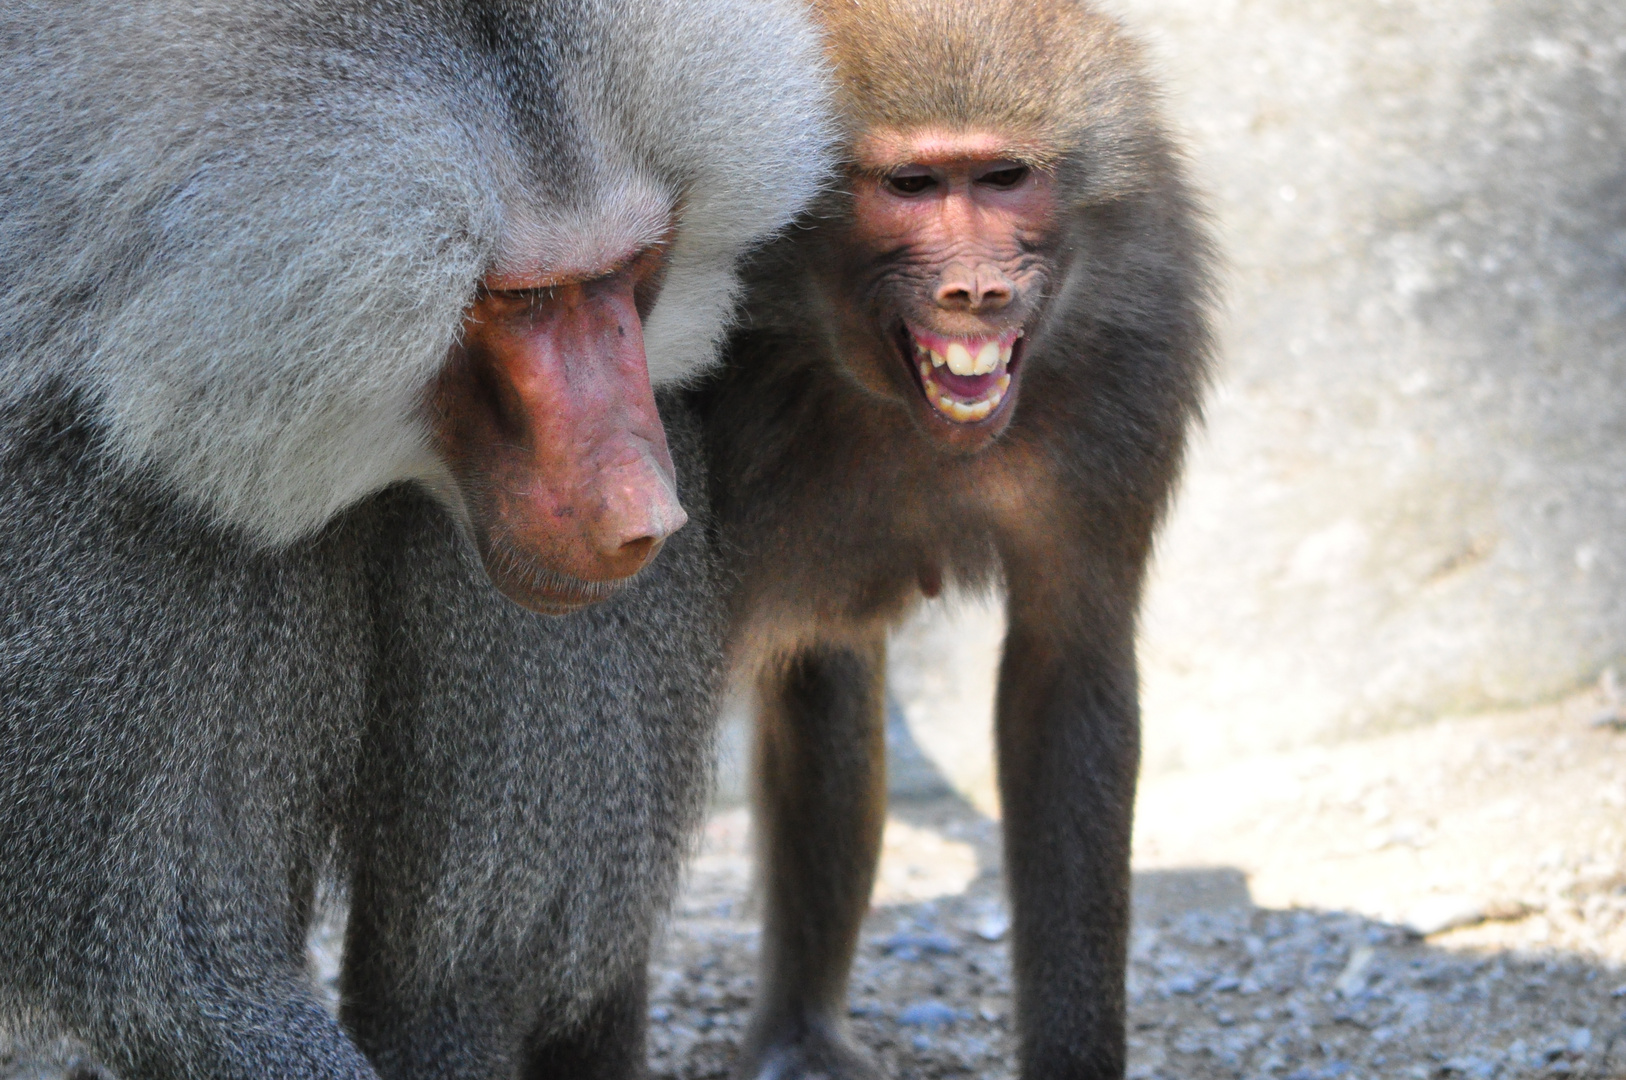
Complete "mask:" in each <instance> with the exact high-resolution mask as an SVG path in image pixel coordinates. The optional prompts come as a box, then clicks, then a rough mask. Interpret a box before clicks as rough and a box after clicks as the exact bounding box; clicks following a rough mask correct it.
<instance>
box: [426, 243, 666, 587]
mask: <svg viewBox="0 0 1626 1080" xmlns="http://www.w3.org/2000/svg"><path fill="white" fill-rule="evenodd" d="M662 252H663V248H662V247H659V246H657V247H652V248H648V249H645V250H642V251H637V252H631V253H628V255H627V256H626V257H625V258H624V259H622V260H620V261H618V262H616V263H613V264H611V265H608V266H605V267H602V268H599V270H598V272H596V273H589V274H586V275H581V274H577V275H572V276H571V277H569V278H559V279H549V278H544V277H524V278H514V277H504V276H501V275H495V274H494V275H492V276H490V277H488V278H487V279H486V281H485V282H484V284H483V286H482V288H481V290H480V293H479V295H478V297H477V298H476V300H475V302H474V303H473V304H472V305H471V307H470V308H469V311H468V312H467V314H466V317H465V320H464V326H463V331H464V333H463V340H462V342H461V343H460V344H459V345H458V346H457V347H456V348H454V349H453V351H452V355H451V356H450V357H449V358H448V360H447V364H446V367H445V369H444V370H443V371H442V373H441V375H440V378H439V379H438V381H437V382H436V383H435V385H434V387H433V390H432V394H431V398H430V402H429V410H430V416H431V423H432V429H433V432H434V441H435V446H436V449H437V450H438V451H439V452H440V454H441V456H442V457H443V458H444V460H445V461H446V462H447V463H448V465H449V466H450V467H451V470H452V473H453V475H454V476H455V477H456V479H457V482H458V488H459V492H460V494H461V495H462V498H463V503H464V507H465V509H466V510H467V513H468V517H469V521H470V523H471V524H472V525H473V529H474V534H475V539H476V542H477V543H478V545H479V548H480V555H481V558H482V559H483V560H484V562H485V567H486V572H487V573H488V574H490V575H491V580H492V582H493V583H494V584H496V586H497V587H498V588H499V589H501V590H502V591H503V592H504V593H505V594H507V595H508V596H509V597H510V598H511V599H513V600H515V601H517V602H518V603H520V604H523V605H524V606H526V607H529V608H531V609H533V610H535V611H541V612H545V613H549V614H562V613H565V612H568V611H572V610H575V609H576V608H579V607H582V606H584V605H586V604H590V603H593V602H594V601H597V600H600V599H603V598H604V597H606V596H608V595H610V594H611V593H613V592H614V591H615V590H616V589H617V588H618V587H619V585H620V584H621V583H624V582H625V580H626V579H627V578H629V577H631V576H632V575H633V574H635V573H637V572H638V571H639V570H641V569H642V568H643V567H644V566H645V565H647V564H648V563H649V561H650V560H651V559H653V558H654V557H655V553H656V552H657V551H659V550H660V547H661V544H662V542H663V541H664V540H665V539H666V537H668V536H670V535H671V534H672V533H674V532H676V531H677V530H678V529H679V528H681V527H682V525H683V524H684V522H685V521H686V520H687V517H686V516H685V514H684V513H683V509H682V507H681V506H679V505H678V501H677V485H676V481H675V478H674V476H673V468H672V457H671V454H670V453H669V451H668V450H667V446H666V433H665V430H664V429H663V428H662V427H661V419H660V414H659V413H658V412H657V411H656V409H655V396H654V391H653V390H652V388H651V387H650V383H649V370H648V366H647V364H646V362H645V358H644V342H643V324H642V317H643V316H644V315H645V314H647V312H648V309H649V307H650V306H651V305H652V304H653V301H654V294H655V291H656V289H657V288H658V286H659V283H660V277H661V274H662V270H663V266H664V263H663V254H662Z"/></svg>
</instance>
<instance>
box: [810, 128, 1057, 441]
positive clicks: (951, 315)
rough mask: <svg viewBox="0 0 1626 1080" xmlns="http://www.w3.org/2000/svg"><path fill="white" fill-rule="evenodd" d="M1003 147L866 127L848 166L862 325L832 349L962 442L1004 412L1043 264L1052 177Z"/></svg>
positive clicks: (992, 430)
mask: <svg viewBox="0 0 1626 1080" xmlns="http://www.w3.org/2000/svg"><path fill="white" fill-rule="evenodd" d="M1005 145H1006V143H1005V142H1004V141H1003V140H1002V139H1000V138H999V137H998V136H997V135H994V134H987V133H969V134H967V133H960V134H941V133H932V132H926V133H913V134H901V135H900V134H892V135H875V134H872V135H871V136H870V137H868V138H867V139H865V140H863V141H862V142H861V143H860V144H859V147H858V154H857V156H858V162H857V168H856V169H855V170H854V171H853V175H852V177H851V183H852V194H853V205H852V218H851V222H850V225H849V231H848V233H847V235H846V237H844V239H845V241H846V247H847V248H848V250H849V252H850V258H851V262H850V263H849V264H848V265H847V266H845V267H844V268H843V271H842V272H843V275H844V277H845V278H846V280H847V281H849V282H851V283H852V285H853V287H855V288H856V289H857V290H858V292H859V295H858V296H857V297H853V298H852V299H853V300H855V301H856V310H859V311H863V312H865V313H866V317H867V321H868V324H869V325H867V326H866V327H864V328H862V330H861V332H860V336H861V337H862V339H863V340H862V341H846V342H843V345H844V348H843V353H844V355H846V356H847V357H848V358H849V363H851V364H853V365H854V368H855V372H854V373H855V374H857V375H858V376H859V378H860V379H861V380H862V381H864V382H865V384H866V385H869V386H870V387H871V388H872V389H877V390H880V391H881V392H884V393H888V394H889V395H891V396H895V397H900V398H902V399H904V400H905V401H906V402H907V407H908V408H910V409H911V410H912V412H913V413H914V415H915V417H916V419H917V421H918V423H919V424H920V426H921V427H922V428H923V430H925V431H926V432H928V433H929V434H930V435H931V436H932V437H933V438H935V439H937V440H939V441H941V442H942V443H944V444H945V445H947V446H949V447H952V448H954V449H957V450H961V451H974V450H977V449H980V448H981V447H983V446H985V445H987V443H988V442H989V441H990V440H991V439H993V438H994V437H995V436H997V435H998V434H999V433H1000V432H1001V431H1003V430H1004V428H1005V427H1006V425H1007V424H1009V423H1010V418H1011V415H1012V411H1013V409H1014V407H1015V403H1016V398H1017V395H1018V391H1019V388H1020V382H1021V369H1022V353H1023V348H1024V344H1025V342H1024V335H1025V334H1026V332H1027V330H1028V329H1029V327H1030V326H1031V325H1032V323H1033V321H1034V319H1035V317H1036V316H1037V314H1038V312H1039V310H1040V306H1041V303H1042V299H1043V297H1044V295H1045V292H1046V289H1047V287H1048V285H1049V281H1050V275H1051V259H1050V256H1049V254H1048V251H1049V248H1050V245H1051V242H1052V240H1051V237H1052V232H1053V228H1054V222H1055V219H1056V185H1055V180H1054V178H1053V177H1052V176H1051V175H1050V174H1049V173H1048V172H1046V171H1043V170H1040V169H1035V168H1033V167H1031V166H1028V165H1026V164H1023V163H1022V162H1021V161H1019V160H1017V159H1016V158H1015V157H1012V156H1009V155H1008V153H1006V152H1005V150H1004V149H1003V148H1004V147H1005ZM851 329H852V330H858V329H859V328H851Z"/></svg>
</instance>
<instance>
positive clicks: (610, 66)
mask: <svg viewBox="0 0 1626 1080" xmlns="http://www.w3.org/2000/svg"><path fill="white" fill-rule="evenodd" d="M0 21H3V27H4V28H3V31H0V580H3V581H4V582H5V586H4V589H3V590H0V838H3V842H0V1060H7V1061H12V1062H16V1061H19V1060H21V1059H22V1057H23V1056H24V1055H26V1054H27V1053H29V1052H31V1051H33V1052H37V1054H38V1055H39V1056H42V1057H46V1058H49V1057H52V1056H55V1057H56V1058H57V1059H58V1060H57V1066H58V1067H59V1069H60V1070H70V1069H71V1070H73V1071H74V1072H75V1075H79V1074H84V1073H86V1072H87V1070H93V1069H96V1068H99V1067H101V1066H107V1067H110V1068H112V1069H113V1070H114V1071H115V1072H116V1073H118V1074H119V1075H122V1076H125V1077H128V1078H131V1080H134V1078H137V1077H143V1078H166V1080H178V1078H200V1080H201V1078H210V1080H229V1078H238V1080H249V1078H254V1080H262V1078H283V1080H292V1078H296V1077H301V1078H318V1077H320V1078H339V1077H346V1078H366V1077H377V1076H379V1075H388V1076H392V1077H415V1076H431V1075H432V1076H436V1077H451V1076H467V1077H491V1076H499V1075H501V1076H520V1075H525V1076H543V1075H551V1074H552V1073H553V1072H555V1071H558V1072H562V1073H563V1072H568V1073H569V1074H571V1075H580V1076H605V1077H614V1076H621V1075H630V1074H633V1073H635V1072H636V1071H637V1070H638V1068H639V1067H640V1066H641V1062H639V1061H638V1060H637V1053H636V1045H637V1042H636V1041H637V1038H638V1036H639V1034H640V1033H641V1030H642V1024H641V1016H640V1015H638V1007H637V1001H638V995H639V989H638V987H637V986H636V985H635V980H634V979H633V976H632V973H633V972H635V971H636V970H637V968H638V966H639V964H640V963H641V957H640V956H639V954H638V950H639V949H640V948H641V947H642V945H643V942H644V941H646V940H647V928H648V926H649V924H650V923H651V921H652V919H653V918H654V911H655V910H656V909H657V908H658V905H659V903H660V901H661V899H662V897H663V896H664V890H665V889H666V887H667V883H668V881H669V880H670V878H671V876H672V874H671V867H672V866H673V865H674V864H675V863H676V862H677V861H678V859H679V857H680V854H681V851H682V843H681V842H682V829H683V827H684V825H685V824H686V822H687V821H688V820H689V818H691V817H692V816H693V814H694V812H695V809H694V808H695V806H696V804H697V802H698V798H697V795H696V792H697V791H699V790H700V789H701V788H702V787H703V781H704V775H705V774H704V768H703V761H704V733H705V731H706V730H707V721H706V718H705V713H706V710H707V708H708V707H709V698H708V696H707V695H708V692H709V691H708V686H709V682H710V673H711V670H712V669H713V668H714V667H715V666H716V663H715V656H716V654H717V652H718V646H717V644H716V639H717V638H719V637H720V631H718V630H716V628H715V627H714V626H712V625H711V624H709V623H708V622H707V618H708V615H707V613H708V612H709V611H710V610H712V609H713V608H718V609H719V610H720V608H719V601H718V599H717V597H718V595H719V591H718V585H717V582H716V580H715V578H714V576H712V575H711V574H710V573H709V572H708V571H707V567H708V566H709V563H708V562H707V561H706V557H705V552H704V549H701V550H700V554H699V555H696V554H694V553H693V552H694V549H695V545H696V544H697V543H699V540H698V539H692V540H687V541H677V542H674V544H673V547H674V549H675V551H674V552H671V553H669V557H668V558H666V559H664V560H661V561H660V562H657V563H656V564H655V565H654V566H653V567H651V568H650V569H649V570H646V571H645V572H644V573H643V574H642V575H640V577H639V579H638V581H636V582H634V583H632V584H631V585H630V586H628V587H626V588H622V589H619V591H618V589H617V586H616V583H617V582H621V583H626V582H628V580H629V578H630V576H631V575H633V574H634V572H635V571H637V570H639V569H640V568H641V567H645V566H648V564H649V563H650V560H651V558H652V557H653V556H654V554H655V549H656V548H657V547H658V546H659V544H660V543H661V541H662V540H663V539H664V538H665V537H666V536H667V535H668V534H669V533H671V532H672V530H673V529H675V528H676V527H677V526H678V525H679V524H680V523H681V521H682V516H683V513H682V511H681V510H680V509H679V507H678V504H677V501H676V489H675V481H674V476H673V461H672V456H671V454H670V453H669V451H668V447H667V444H666V441H665V436H664V435H663V432H662V427H661V422H660V417H659V415H658V414H657V413H656V411H655V408H656V407H655V399H654V393H653V390H652V385H651V383H652V381H653V383H655V384H660V383H662V382H670V381H672V380H674V379H679V378H682V377H683V376H685V375H687V374H689V373H692V372H693V371H695V370H697V369H698V368H700V367H702V366H704V365H705V364H706V363H707V362H708V361H709V360H710V358H711V356H712V354H713V352H714V339H716V338H717V337H718V336H719V335H720V333H721V330H722V327H723V323H724V321H725V319H726V318H727V316H728V314H729V312H730V310H731V308H732V304H733V299H734V296H733V293H734V289H735V284H736V278H735V274H734V263H735V260H736V258H737V257H738V256H739V254H740V253H741V252H742V251H743V250H745V249H746V247H748V246H749V245H751V244H753V243H755V242H756V241H757V240H759V239H760V238H762V237H763V236H765V235H766V234H768V233H769V232H771V231H772V230H774V229H776V228H777V227H779V226H781V225H782V224H784V223H785V222H786V221H787V220H789V218H790V217H791V216H792V215H793V214H794V213H795V212H796V211H797V210H798V209H799V208H800V206H801V205H802V204H803V202H804V201H805V199H806V198H807V197H808V196H809V195H810V194H812V192H813V190H814V188H815V187H816V186H817V184H818V183H819V182H820V181H821V178H822V176H823V171H822V164H821V163H822V160H823V155H824V152H825V138H826V135H825V132H824V124H825V116H826V101H825V96H824V94H825V91H824V88H823V76H822V71H821V66H820V64H819V62H818V53H817V42H816V39H815V37H814V36H813V32H812V30H811V28H810V26H809V25H808V23H807V19H806V16H805V12H803V11H802V10H801V9H800V8H799V7H798V6H797V5H795V4H793V3H790V2H789V0H532V2H526V0H512V2H510V0H458V2H446V0H424V2H421V3H418V2H413V3H400V2H395V0H294V2H290V0H234V2H231V3H215V2H207V0H206V2H202V3H195V4H174V3H167V2H163V0H131V2H129V3H122V4H118V5H111V6H109V5H94V4H79V3H68V4H57V3H34V2H22V3H11V4H7V5H6V6H5V13H4V16H3V20H0ZM746 85H749V87H750V92H749V93H744V92H742V89H741V88H742V87H743V86H746ZM657 293H659V295H658V298H657ZM680 441H681V443H682V445H681V446H679V445H678V443H677V442H675V443H674V446H677V448H678V449H679V451H680V454H681V453H682V447H683V446H688V447H693V446H694V445H695V443H696V439H695V437H694V435H693V434H692V432H691V433H690V434H688V435H686V436H684V438H683V440H680ZM688 453H689V456H690V457H691V458H693V456H694V455H695V453H697V451H696V450H693V449H691V450H689V451H688ZM679 466H680V471H681V470H682V469H685V468H688V466H684V465H683V463H682V462H681V461H680V462H679ZM386 488H388V489H389V490H387V491H386V490H385V489H386ZM703 502H704V501H703V500H701V501H700V502H699V503H697V504H696V505H697V507H699V508H700V510H699V512H700V513H701V514H702V515H703ZM690 532H691V533H692V532H695V530H690ZM414 557H418V559H419V561H418V562H417V563H416V564H413V565H407V563H409V562H410V560H412V559H413V558H414ZM667 563H670V564H671V565H669V566H668V565H664V564H667ZM498 589H501V590H502V592H503V593H506V594H507V596H509V597H512V598H513V599H516V600H518V601H521V602H522V603H524V604H526V605H528V606H530V607H533V608H537V609H541V610H545V611H559V610H565V609H573V608H580V607H582V606H583V605H584V604H586V603H588V602H589V601H594V600H602V601H603V606H602V607H600V608H596V609H589V610H585V611H579V612H577V614H576V615H575V616H573V617H571V618H567V619H562V620H554V621H551V622H550V621H548V620H547V619H546V617H544V616H542V615H538V614H534V613H532V612H529V611H525V610H522V609H521V608H520V607H518V606H516V605H514V604H511V603H509V602H508V601H507V600H505V599H503V598H502V596H500V595H499V594H498V592H497V590H498ZM610 593H617V595H614V596H609V595H608V594H610ZM459 612H472V613H473V614H471V615H470V616H469V619H470V620H471V622H470V626H471V627H472V629H471V636H458V635H457V634H455V633H454V634H443V633H442V627H443V623H444V621H445V618H446V617H447V616H449V615H450V614H452V613H459ZM674 624H676V625H674ZM509 633H512V634H513V635H514V636H515V638H516V639H519V638H521V637H523V642H522V644H521V645H518V646H516V647H514V648H513V649H511V650H510V653H509V657H510V660H511V662H510V663H509V666H508V668H506V669H504V668H501V667H500V666H497V665H496V663H495V662H493V663H487V655H486V653H484V652H482V647H484V646H488V645H490V644H491V640H490V639H488V638H486V637H482V636H481V635H486V634H491V635H497V636H499V637H500V636H501V635H504V634H509ZM527 635H528V636H527ZM520 664H525V665H529V666H528V667H527V669H526V670H527V672H528V673H529V674H530V675H531V676H532V679H533V681H532V682H531V683H529V684H527V686H526V692H525V694H524V695H523V696H521V697H514V698H510V699H507V701H506V703H505V704H504V705H503V706H502V707H500V708H484V707H483V705H484V701H483V699H482V697H481V695H482V694H483V693H484V692H485V689H486V687H487V686H488V685H489V680H490V678H494V677H497V676H493V675H490V674H489V673H490V672H493V671H495V672H497V673H498V674H499V675H501V674H504V673H507V672H509V671H512V670H515V669H516V667H517V665H520ZM447 679H449V680H451V682H452V686H451V688H450V690H449V691H448V692H445V693H442V691H443V690H444V689H445V687H444V686H443V685H442V682H441V680H447ZM628 680H638V681H640V682H642V683H643V684H644V685H645V686H646V687H647V691H646V696H645V697H643V698H640V699H639V700H638V701H637V702H636V703H634V704H633V705H627V704H626V702H625V701H624V700H623V699H622V698H618V697H617V695H618V694H621V695H622V697H623V698H624V693H623V690H622V689H621V688H624V687H625V684H626V683H627V681H628ZM424 701H428V702H429V704H423V702H424ZM438 701H447V702H450V705H449V706H448V707H446V708H444V709H436V708H434V707H433V706H434V703H435V702H438ZM459 705H466V706H467V708H458V707H457V706H459ZM420 721H421V722H420ZM483 782H488V783H483ZM492 785H495V786H492ZM466 796H467V797H466ZM483 815H485V816H483ZM488 826H489V827H488ZM443 841H449V843H450V846H448V845H447V844H446V843H443ZM324 873H332V874H334V875H336V876H337V877H339V878H340V879H341V880H342V881H343V882H345V883H346V884H349V885H351V886H352V887H353V890H354V895H355V897H356V905H357V915H356V919H355V922H354V924H353V926H354V933H353V934H352V937H353V939H354V940H353V944H355V945H356V947H355V948H352V949H351V951H350V955H349V956H348V958H347V962H348V964H349V967H348V968H347V971H346V973H345V993H346V1002H345V1018H346V1019H345V1021H344V1022H343V1023H341V1022H339V1021H338V1020H336V1019H335V1018H334V1017H333V1016H331V1015H329V1013H328V1012H327V1011H326V1009H325V1008H324V1007H323V1006H322V1004H321V1003H320V1001H319V1000H318V998H317V996H316V995H315V993H314V992H313V988H312V986H311V985H310V980H309V978H308V977H307V974H306V970H305V967H306V965H305V955H304V938H305V932H306V923H307V922H308V920H309V916H310V910H311V904H312V896H313V890H314V885H315V883H316V881H317V880H318V878H319V877H321V876H322V874H324ZM607 943H608V944H607ZM612 945H613V947H612ZM481 965H483V966H481ZM53 1048H55V1049H53ZM629 1048H630V1049H629ZM91 1062H96V1063H99V1064H97V1065H92V1064H90V1063H91Z"/></svg>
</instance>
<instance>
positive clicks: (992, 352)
mask: <svg viewBox="0 0 1626 1080" xmlns="http://www.w3.org/2000/svg"><path fill="white" fill-rule="evenodd" d="M999 359H1000V358H999V343H998V342H997V341H988V342H984V343H983V346H982V348H980V349H978V350H977V362H976V364H975V365H974V366H973V367H972V369H971V373H972V374H973V375H987V374H988V373H989V372H991V371H993V370H994V369H995V368H997V367H999Z"/></svg>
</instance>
